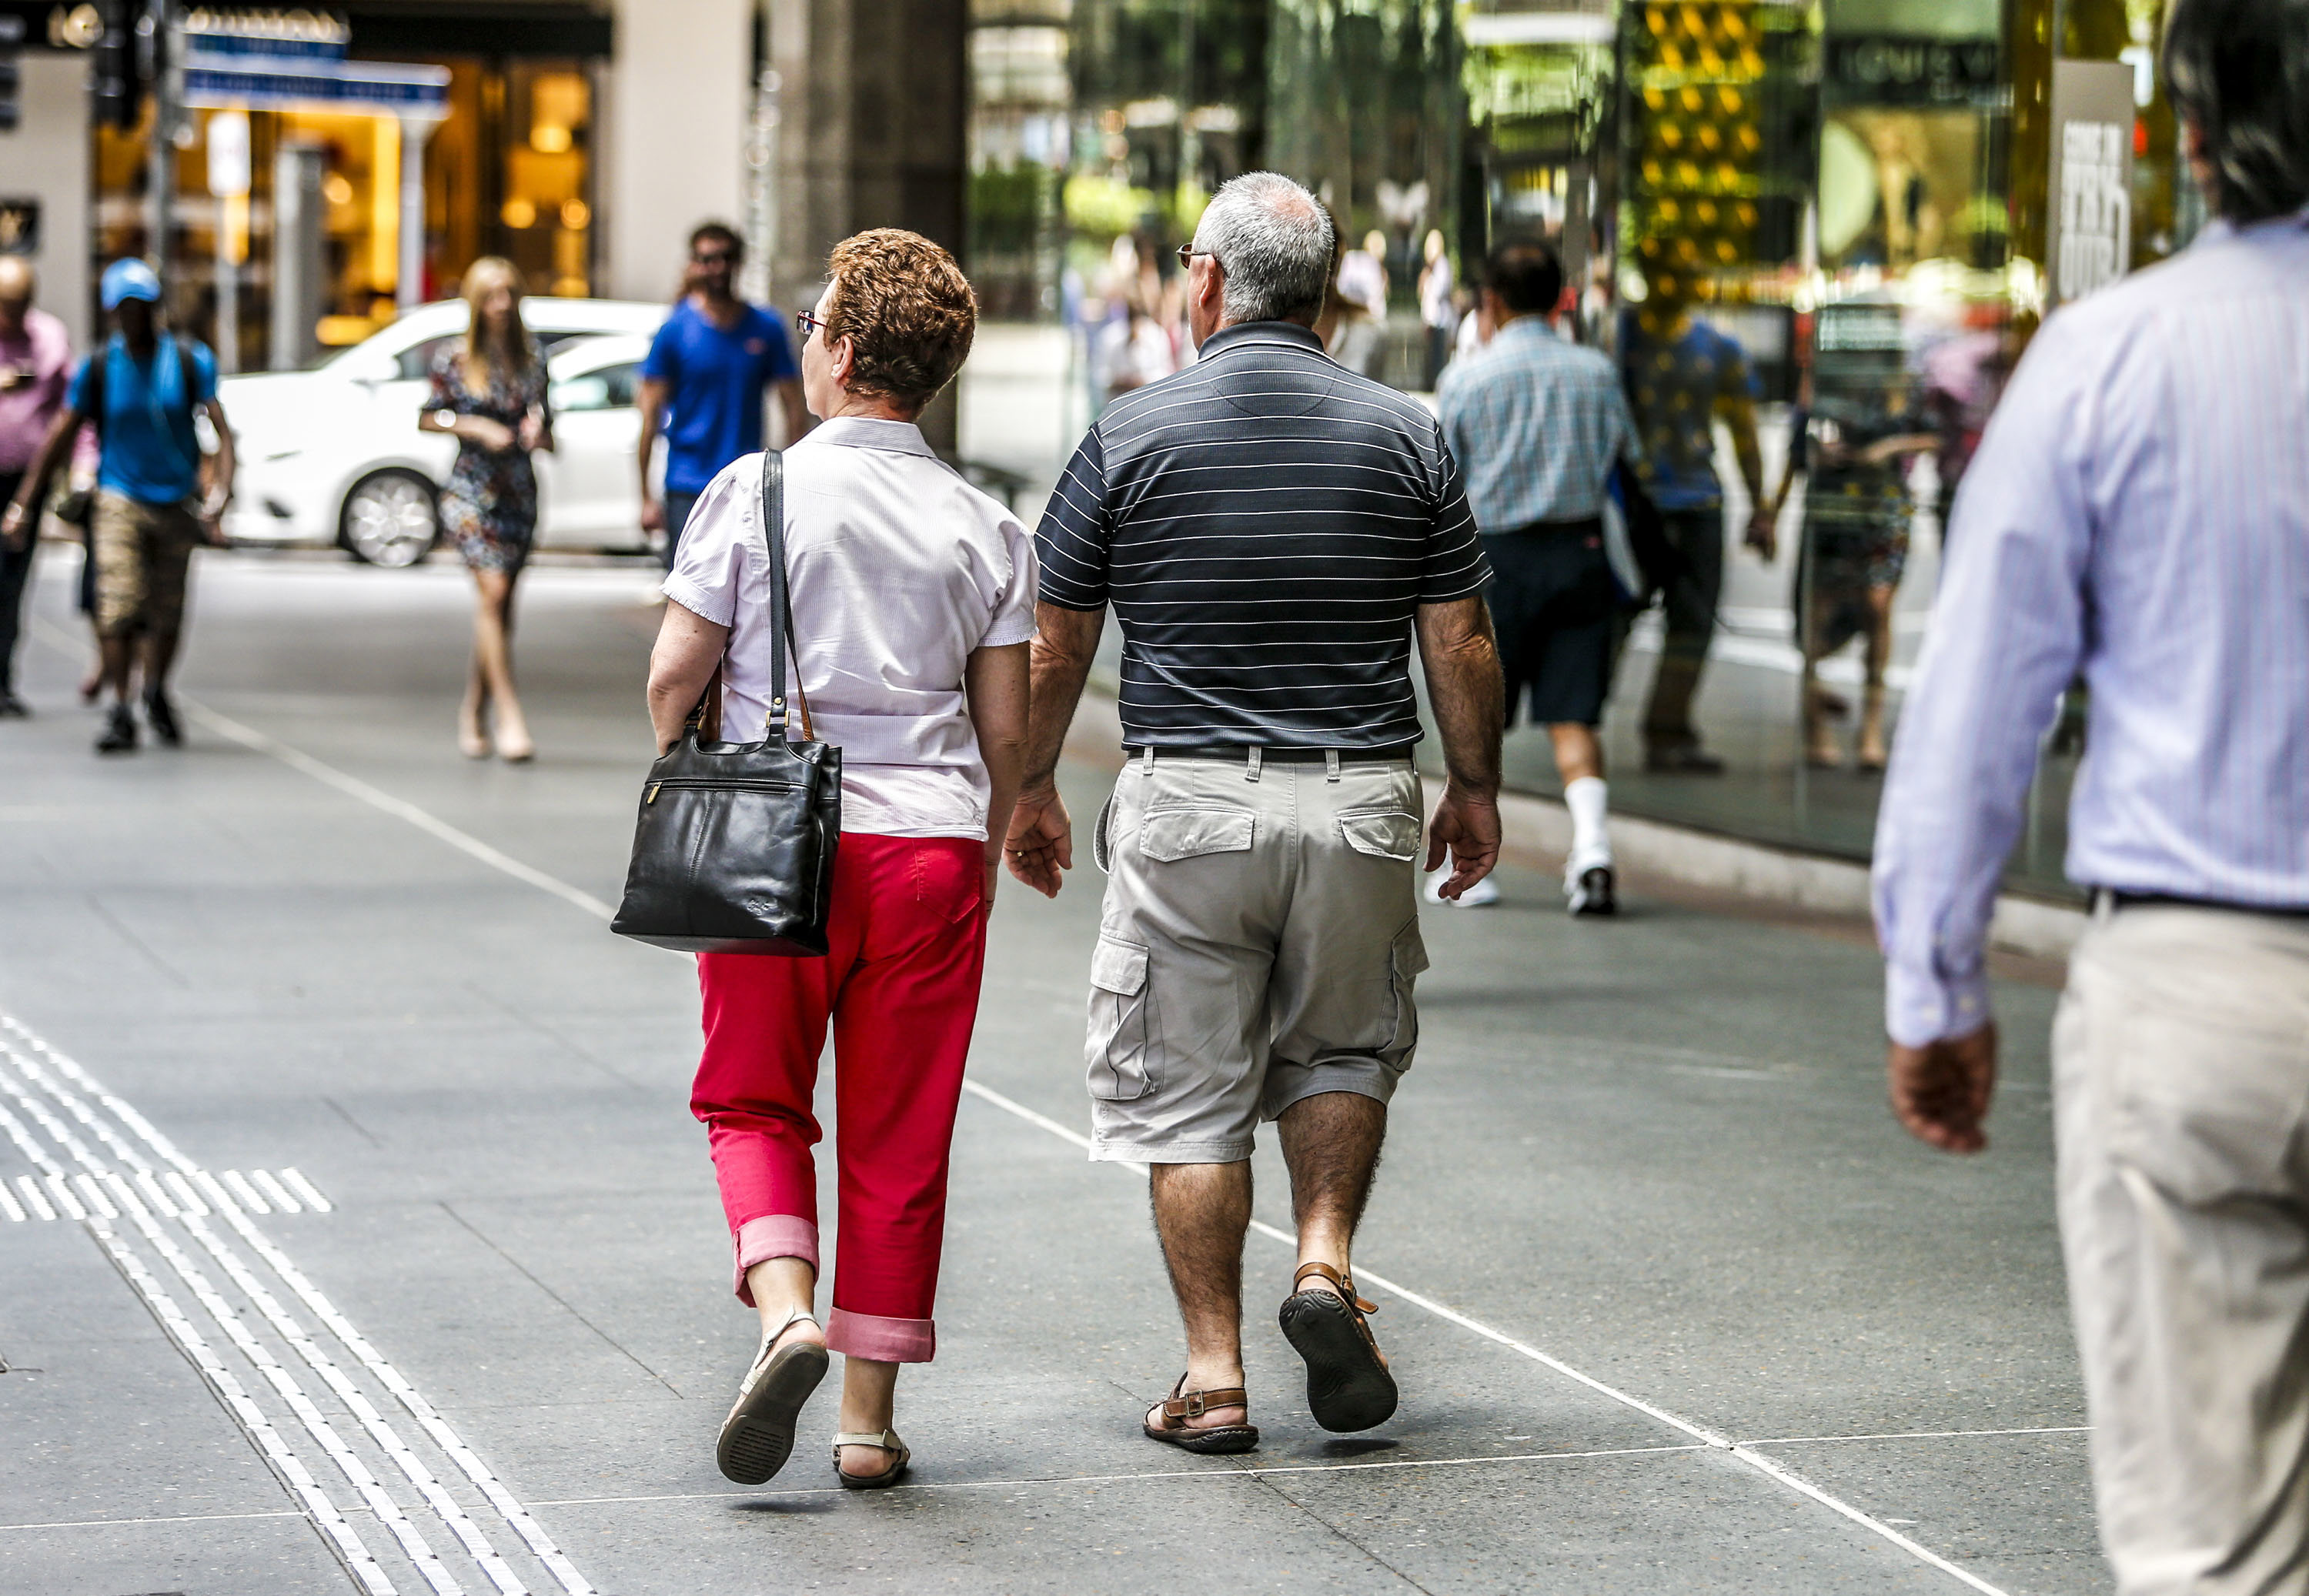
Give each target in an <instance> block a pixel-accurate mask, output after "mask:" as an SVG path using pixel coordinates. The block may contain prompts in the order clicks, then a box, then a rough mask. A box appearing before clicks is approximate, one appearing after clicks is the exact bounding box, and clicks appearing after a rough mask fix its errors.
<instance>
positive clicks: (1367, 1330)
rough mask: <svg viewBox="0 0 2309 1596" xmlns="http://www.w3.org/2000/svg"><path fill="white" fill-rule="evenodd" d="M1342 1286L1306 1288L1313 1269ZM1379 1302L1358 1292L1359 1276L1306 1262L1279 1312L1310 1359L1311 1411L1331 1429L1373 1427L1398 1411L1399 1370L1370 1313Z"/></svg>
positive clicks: (1285, 1328) (1300, 1350)
mask: <svg viewBox="0 0 2309 1596" xmlns="http://www.w3.org/2000/svg"><path fill="white" fill-rule="evenodd" d="M1310 1274H1312V1275H1319V1276H1321V1277H1322V1278H1323V1279H1324V1280H1327V1281H1329V1282H1330V1283H1331V1284H1332V1285H1334V1286H1336V1288H1338V1290H1337V1293H1336V1295H1334V1294H1333V1293H1332V1292H1329V1291H1323V1290H1304V1291H1302V1290H1300V1289H1299V1284H1300V1282H1301V1281H1303V1280H1305V1279H1306V1278H1307V1277H1308V1276H1309V1275H1310ZM1377 1312H1379V1306H1378V1305H1377V1304H1376V1303H1371V1302H1365V1301H1364V1300H1363V1299H1362V1298H1360V1297H1358V1296H1356V1295H1355V1282H1354V1281H1353V1280H1351V1279H1349V1278H1348V1277H1347V1276H1345V1275H1344V1274H1341V1273H1340V1272H1338V1271H1337V1270H1336V1269H1334V1268H1332V1267H1331V1266H1330V1265H1329V1264H1301V1265H1300V1266H1299V1272H1298V1273H1296V1274H1294V1275H1293V1276H1292V1277H1291V1295H1290V1296H1289V1297H1286V1298H1284V1300H1283V1311H1282V1313H1281V1314H1280V1315H1279V1316H1278V1317H1279V1318H1280V1319H1281V1321H1282V1324H1283V1333H1284V1335H1285V1336H1286V1337H1288V1338H1289V1339H1290V1342H1291V1344H1292V1346H1293V1347H1294V1348H1295V1349H1297V1350H1298V1353H1299V1356H1300V1357H1302V1358H1303V1359H1306V1360H1307V1411H1309V1412H1310V1413H1312V1414H1314V1416H1315V1422H1316V1423H1318V1424H1319V1425H1321V1426H1322V1427H1323V1428H1325V1429H1327V1430H1358V1429H1370V1428H1371V1427H1372V1426H1374V1425H1379V1424H1385V1423H1386V1422H1387V1421H1388V1419H1390V1418H1392V1417H1393V1416H1394V1413H1395V1404H1396V1390H1395V1376H1393V1375H1391V1374H1389V1373H1388V1372H1387V1365H1386V1364H1385V1363H1383V1362H1381V1361H1380V1360H1379V1342H1378V1341H1377V1340H1376V1339H1375V1338H1374V1337H1373V1336H1372V1335H1371V1326H1370V1324H1366V1323H1365V1322H1364V1319H1363V1316H1364V1315H1365V1314H1375V1313H1377Z"/></svg>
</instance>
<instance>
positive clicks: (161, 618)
mask: <svg viewBox="0 0 2309 1596" xmlns="http://www.w3.org/2000/svg"><path fill="white" fill-rule="evenodd" d="M90 531H91V541H92V542H93V543H94V545H95V555H96V629H97V632H98V634H99V635H101V636H105V637H126V636H130V635H133V634H137V633H143V632H159V633H164V634H165V633H169V632H174V631H176V630H177V628H178V627H179V626H181V625H183V624H184V618H185V575H186V568H187V567H188V566H189V565H191V563H192V557H193V548H194V547H195V545H196V544H198V543H199V542H200V540H201V523H200V522H198V521H197V520H195V518H194V515H193V513H192V512H191V511H190V510H188V509H186V507H185V506H184V505H147V504H144V503H142V502H141V501H139V500H136V499H132V498H130V497H128V496H126V495H125V494H117V493H114V492H113V491H111V490H110V489H109V488H107V489H105V490H104V491H103V492H101V493H99V494H98V495H97V496H96V517H95V522H94V524H93V525H92V526H91V529H90Z"/></svg>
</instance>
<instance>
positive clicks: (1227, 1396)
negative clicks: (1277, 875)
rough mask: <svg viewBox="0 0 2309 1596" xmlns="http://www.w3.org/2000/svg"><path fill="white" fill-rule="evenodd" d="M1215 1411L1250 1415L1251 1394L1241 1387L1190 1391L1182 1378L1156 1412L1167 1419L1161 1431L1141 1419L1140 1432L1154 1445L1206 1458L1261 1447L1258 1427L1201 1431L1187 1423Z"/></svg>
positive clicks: (1232, 1426) (1217, 1427)
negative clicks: (1233, 1411)
mask: <svg viewBox="0 0 2309 1596" xmlns="http://www.w3.org/2000/svg"><path fill="white" fill-rule="evenodd" d="M1213 1408H1241V1409H1242V1410H1243V1411H1245V1412H1249V1411H1250V1393H1249V1392H1247V1391H1245V1390H1244V1389H1243V1388H1242V1387H1241V1386H1240V1385H1229V1386H1226V1387H1224V1389H1222V1390H1218V1391H1189V1390H1188V1389H1187V1376H1184V1375H1180V1376H1179V1383H1178V1384H1177V1385H1173V1386H1172V1387H1171V1394H1170V1395H1169V1396H1167V1397H1165V1398H1164V1399H1163V1403H1162V1405H1161V1407H1160V1408H1158V1409H1157V1410H1155V1411H1157V1412H1160V1413H1161V1414H1162V1416H1163V1422H1162V1424H1161V1425H1160V1426H1159V1427H1158V1426H1155V1425H1152V1424H1149V1423H1147V1422H1146V1420H1145V1419H1141V1420H1140V1421H1139V1425H1138V1428H1140V1429H1142V1430H1144V1431H1145V1432H1146V1438H1147V1439H1148V1440H1150V1441H1160V1442H1162V1443H1163V1445H1165V1446H1176V1447H1178V1448H1179V1449H1180V1451H1181V1452H1198V1453H1202V1454H1206V1455H1218V1454H1226V1453H1232V1452H1249V1451H1250V1449H1251V1448H1252V1447H1254V1446H1256V1445H1258V1426H1257V1425H1255V1424H1220V1425H1209V1426H1205V1427H1202V1428H1196V1427H1194V1426H1191V1425H1189V1423H1188V1422H1187V1420H1188V1419H1200V1418H1201V1417H1202V1416H1203V1415H1204V1414H1205V1413H1207V1412H1209V1411H1211V1410H1212V1409H1213ZM1148 1417H1149V1418H1151V1417H1153V1415H1152V1414H1149V1415H1148Z"/></svg>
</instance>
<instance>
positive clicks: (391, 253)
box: [368, 116, 401, 314]
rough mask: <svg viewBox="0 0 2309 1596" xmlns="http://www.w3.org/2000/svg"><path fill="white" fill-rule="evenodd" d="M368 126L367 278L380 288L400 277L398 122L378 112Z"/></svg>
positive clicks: (390, 285)
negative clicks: (369, 139) (369, 140)
mask: <svg viewBox="0 0 2309 1596" xmlns="http://www.w3.org/2000/svg"><path fill="white" fill-rule="evenodd" d="M369 128H370V138H371V142H370V145H369V151H370V155H369V169H368V216H369V223H368V280H369V283H370V285H371V286H372V287H374V288H376V289H380V290H383V289H390V288H392V287H393V284H394V283H395V282H396V281H398V280H400V277H401V124H400V123H398V122H395V121H393V120H391V119H389V118H387V117H384V116H379V117H377V118H376V120H375V121H373V122H371V123H370V124H369ZM387 314H390V312H388V313H387Z"/></svg>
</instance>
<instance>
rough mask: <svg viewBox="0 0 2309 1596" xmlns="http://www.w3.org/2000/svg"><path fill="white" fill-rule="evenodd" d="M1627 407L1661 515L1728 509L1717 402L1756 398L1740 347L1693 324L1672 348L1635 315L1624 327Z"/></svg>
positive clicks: (1647, 482) (1625, 320)
mask: <svg viewBox="0 0 2309 1596" xmlns="http://www.w3.org/2000/svg"><path fill="white" fill-rule="evenodd" d="M1620 364H1621V372H1622V375H1624V376H1625V378H1626V380H1627V384H1628V408H1629V409H1630V410H1631V411H1633V412H1634V415H1635V419H1636V434H1637V436H1638V437H1639V438H1640V439H1641V440H1642V442H1643V446H1644V482H1645V486H1646V487H1647V488H1649V489H1650V492H1651V498H1652V503H1654V504H1655V505H1658V506H1659V507H1660V508H1661V509H1663V510H1708V509H1713V508H1714V507H1715V506H1717V505H1720V504H1722V503H1723V502H1724V487H1723V485H1722V484H1721V483H1720V482H1718V481H1717V478H1716V433H1715V427H1714V425H1713V423H1714V420H1715V416H1716V401H1717V400H1719V399H1752V398H1754V397H1755V393H1756V387H1755V384H1754V382H1753V380H1752V379H1751V377H1750V376H1749V375H1748V358H1747V356H1746V355H1745V354H1744V353H1743V351H1742V350H1741V348H1740V346H1739V344H1737V343H1736V342H1734V341H1733V340H1731V339H1729V338H1727V337H1725V335H1724V334H1723V333H1721V332H1717V331H1716V329H1715V328H1713V327H1710V326H1709V325H1708V324H1707V323H1705V322H1702V321H1699V320H1698V319H1694V320H1693V321H1692V322H1691V324H1690V325H1689V326H1687V327H1686V328H1685V329H1684V332H1683V336H1682V337H1681V338H1678V339H1677V340H1676V341H1674V342H1673V343H1670V344H1659V343H1655V342H1654V341H1652V340H1651V339H1650V338H1648V337H1647V336H1646V335H1645V332H1644V329H1643V324H1642V323H1641V322H1640V321H1639V319H1638V317H1637V315H1636V313H1635V312H1634V311H1632V310H1631V311H1629V312H1628V313H1626V315H1625V317H1624V318H1623V319H1622V320H1621V324H1620Z"/></svg>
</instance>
